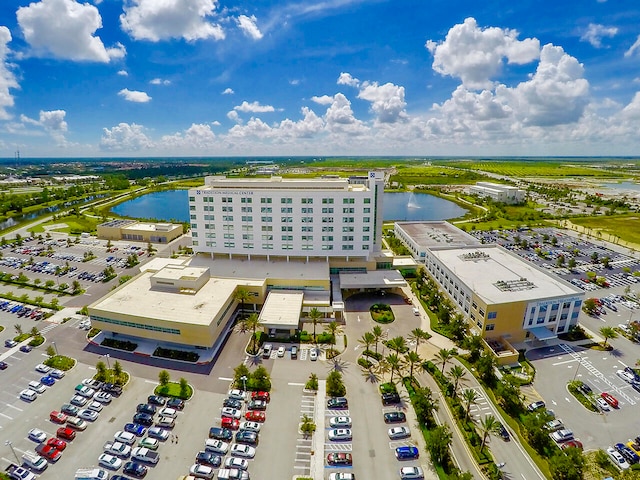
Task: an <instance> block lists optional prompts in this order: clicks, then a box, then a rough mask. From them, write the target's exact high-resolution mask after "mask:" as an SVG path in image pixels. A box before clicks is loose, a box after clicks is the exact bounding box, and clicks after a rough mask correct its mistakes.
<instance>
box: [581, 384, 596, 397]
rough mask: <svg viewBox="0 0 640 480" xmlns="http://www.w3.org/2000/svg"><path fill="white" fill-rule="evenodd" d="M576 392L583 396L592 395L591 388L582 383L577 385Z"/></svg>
mask: <svg viewBox="0 0 640 480" xmlns="http://www.w3.org/2000/svg"><path fill="white" fill-rule="evenodd" d="M578 390H580V391H581V392H582V393H583V394H585V395H590V394H592V393H593V390H591V387H590V386H589V385H587V384H586V383H584V382H580V385H578Z"/></svg>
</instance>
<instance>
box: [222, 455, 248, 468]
mask: <svg viewBox="0 0 640 480" xmlns="http://www.w3.org/2000/svg"><path fill="white" fill-rule="evenodd" d="M224 468H237V469H238V470H248V469H249V462H248V461H247V460H246V459H245V458H239V457H228V458H227V459H226V460H225V461H224Z"/></svg>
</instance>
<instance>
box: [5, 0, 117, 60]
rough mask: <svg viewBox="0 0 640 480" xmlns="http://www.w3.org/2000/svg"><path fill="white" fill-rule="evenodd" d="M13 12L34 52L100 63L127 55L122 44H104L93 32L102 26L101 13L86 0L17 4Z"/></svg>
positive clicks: (47, 0) (43, 0)
mask: <svg viewBox="0 0 640 480" xmlns="http://www.w3.org/2000/svg"><path fill="white" fill-rule="evenodd" d="M16 15H17V17H18V24H19V25H20V29H21V30H22V33H23V35H24V38H25V40H26V41H27V42H28V43H29V45H30V46H31V47H32V48H33V50H34V53H35V54H37V55H46V54H51V55H53V56H55V57H58V58H64V59H68V60H75V61H90V62H102V63H108V62H110V61H112V60H116V59H120V58H123V57H124V56H125V55H126V50H125V48H124V46H123V45H122V44H119V43H118V44H116V45H115V46H114V47H111V48H106V47H105V46H104V44H103V43H102V40H101V39H100V37H97V36H95V35H94V34H95V32H96V30H98V29H100V28H102V17H101V16H100V13H99V12H98V9H97V8H96V7H95V6H93V5H90V4H88V3H84V4H80V3H78V2H76V1H75V0H42V1H40V2H38V3H36V2H33V3H30V4H29V6H27V7H20V8H19V9H18V11H17V12H16Z"/></svg>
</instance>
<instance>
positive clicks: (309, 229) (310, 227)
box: [302, 225, 313, 232]
mask: <svg viewBox="0 0 640 480" xmlns="http://www.w3.org/2000/svg"><path fill="white" fill-rule="evenodd" d="M302 231H303V232H313V227H312V226H309V225H303V226H302Z"/></svg>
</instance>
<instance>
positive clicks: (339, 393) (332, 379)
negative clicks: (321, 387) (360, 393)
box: [327, 370, 347, 397]
mask: <svg viewBox="0 0 640 480" xmlns="http://www.w3.org/2000/svg"><path fill="white" fill-rule="evenodd" d="M346 393H347V388H346V387H345V385H344V383H343V381H342V374H341V373H340V372H338V371H337V370H332V371H331V373H329V375H328V376H327V395H328V396H329V397H343V396H344V395H345V394H346Z"/></svg>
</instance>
